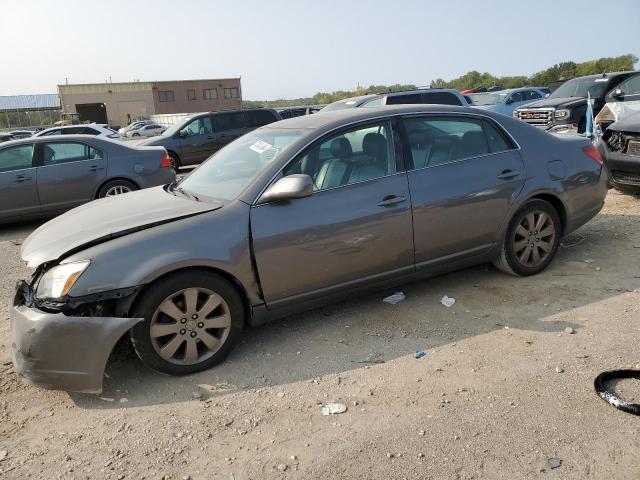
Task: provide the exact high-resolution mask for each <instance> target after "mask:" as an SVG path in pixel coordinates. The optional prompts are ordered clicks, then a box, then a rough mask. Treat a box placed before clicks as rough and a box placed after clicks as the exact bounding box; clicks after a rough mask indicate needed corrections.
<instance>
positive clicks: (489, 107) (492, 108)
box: [472, 105, 498, 112]
mask: <svg viewBox="0 0 640 480" xmlns="http://www.w3.org/2000/svg"><path fill="white" fill-rule="evenodd" d="M472 106H473V108H479V109H480V110H489V111H490V112H494V111H496V110H497V107H498V105H472Z"/></svg>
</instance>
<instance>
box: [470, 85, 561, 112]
mask: <svg viewBox="0 0 640 480" xmlns="http://www.w3.org/2000/svg"><path fill="white" fill-rule="evenodd" d="M547 95H549V91H548V90H547V89H545V88H544V87H523V88H511V89H508V90H501V91H499V92H491V93H475V94H472V95H471V101H472V103H473V106H474V107H477V108H481V109H483V110H490V111H492V112H498V113H502V114H503V115H509V116H512V115H513V111H514V110H515V109H516V108H519V107H522V106H524V105H527V104H529V103H532V102H535V101H537V100H540V99H542V98H545V97H546V96H547Z"/></svg>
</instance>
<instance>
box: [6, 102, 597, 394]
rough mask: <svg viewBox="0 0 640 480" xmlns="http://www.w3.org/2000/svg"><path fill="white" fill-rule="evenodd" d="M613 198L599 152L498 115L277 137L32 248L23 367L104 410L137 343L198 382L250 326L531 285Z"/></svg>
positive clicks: (64, 219)
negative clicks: (468, 272) (107, 392)
mask: <svg viewBox="0 0 640 480" xmlns="http://www.w3.org/2000/svg"><path fill="white" fill-rule="evenodd" d="M606 194H607V177H606V174H604V172H603V170H602V163H601V159H600V157H599V156H598V152H597V150H596V149H595V148H594V146H593V145H592V144H591V142H590V141H589V140H587V139H585V138H580V137H577V138H569V139H567V138H558V137H557V136H554V135H547V134H546V133H544V132H542V131H540V130H537V129H535V128H532V127H530V126H528V125H525V124H524V123H522V122H519V121H517V120H515V119H513V118H511V117H507V116H505V115H500V114H497V113H494V112H485V111H481V110H478V109H474V108H460V107H449V106H441V105H440V106H429V105H394V106H388V107H381V108H357V109H349V110H342V111H334V112H327V113H323V114H320V115H314V116H311V115H305V116H301V117H296V118H292V119H289V120H284V121H282V122H277V123H274V124H271V125H267V126H264V127H262V128H259V129H257V130H254V131H253V132H250V133H248V134H247V135H244V136H243V137H241V138H239V139H237V140H236V141H234V142H232V143H230V144H229V145H227V146H226V147H225V148H224V149H222V150H221V151H220V152H218V154H216V155H214V156H213V157H211V158H210V159H209V160H207V161H206V162H205V163H204V164H203V165H202V166H201V167H199V168H197V169H196V170H194V172H193V173H191V175H189V176H188V177H186V178H184V179H183V180H181V181H180V182H179V183H176V184H173V185H169V186H168V187H165V188H151V189H147V190H143V191H140V192H133V193H130V194H127V195H122V196H119V197H115V198H109V199H105V200H101V201H98V202H93V203H91V204H89V205H86V206H84V207H81V208H78V209H75V210H72V211H71V212H68V213H67V214H65V215H63V216H61V217H58V218H56V219H54V220H52V221H50V222H49V223H46V224H45V225H43V226H41V227H40V228H39V229H38V230H36V231H35V232H34V233H32V234H31V235H30V236H29V237H28V238H27V239H26V240H25V241H24V243H23V245H22V250H21V256H22V259H23V260H24V261H25V262H27V265H28V267H29V268H31V269H34V273H33V275H32V276H31V278H30V279H26V280H24V281H22V282H20V284H19V285H18V289H17V292H16V294H15V297H14V298H15V300H14V303H13V308H11V325H12V333H13V340H12V344H13V346H14V347H13V350H12V353H13V355H12V357H13V361H14V366H15V368H16V371H17V373H18V374H19V375H20V376H23V377H25V378H26V379H27V381H28V382H29V383H31V384H35V385H40V386H45V387H47V388H61V389H66V390H75V391H84V392H99V391H100V390H101V389H102V381H103V378H104V374H103V372H104V367H105V364H106V363H107V359H108V357H109V355H110V353H111V351H112V349H113V347H114V345H115V344H116V343H117V342H118V341H119V340H120V339H121V338H122V337H123V336H124V335H127V337H130V339H131V341H132V344H133V348H134V349H135V351H136V353H137V355H138V357H139V358H140V359H141V360H142V362H143V363H144V364H145V365H147V366H148V367H150V368H153V369H155V370H158V371H161V372H163V373H165V374H171V375H186V374H193V373H195V372H199V371H203V370H205V369H208V368H211V367H212V366H214V365H216V364H220V363H221V362H222V361H224V359H225V358H226V357H227V356H228V354H229V353H230V352H231V351H232V349H233V347H234V346H235V345H237V344H238V343H239V342H240V341H241V340H242V337H243V330H244V327H245V326H257V325H260V324H263V323H265V322H267V321H269V320H273V319H274V318H278V317H281V316H284V315H287V314H292V313H294V312H298V311H302V310H306V309H308V308H310V307H312V306H325V305H326V304H327V303H328V302H330V301H335V300H338V299H344V298H351V297H352V296H353V295H354V294H356V293H362V292H365V291H371V290H375V289H378V290H379V289H380V288H383V287H384V286H389V285H394V284H398V283H403V282H404V283H406V282H408V281H411V280H416V279H419V278H423V277H427V276H433V275H437V274H441V273H444V272H445V271H450V270H455V269H459V268H463V267H466V266H471V265H476V264H480V263H484V262H488V261H493V262H495V264H496V265H497V266H498V268H500V269H502V270H504V271H505V272H508V273H510V274H513V275H517V276H528V275H534V274H537V273H539V272H542V271H543V270H544V269H545V268H546V267H547V266H548V265H549V264H550V263H551V261H552V260H553V258H554V256H555V254H556V252H557V250H558V248H559V245H560V241H561V238H562V236H563V235H567V234H569V233H571V232H572V231H574V230H575V229H576V228H579V227H580V226H581V225H583V224H584V223H586V222H587V221H589V220H590V219H591V218H592V217H594V216H595V215H596V214H597V213H598V212H599V211H600V209H601V208H602V206H603V205H604V199H605V196H606ZM80 225H90V227H89V228H78V226H80ZM311 272H313V273H312V274H311ZM512 283H515V282H512ZM528 284H529V283H528V282H524V283H521V284H519V285H518V287H519V288H521V289H523V288H527V287H526V286H527V285H528ZM518 287H516V288H518ZM381 308H382V307H381ZM247 350H250V349H247Z"/></svg>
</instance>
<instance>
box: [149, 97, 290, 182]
mask: <svg viewBox="0 0 640 480" xmlns="http://www.w3.org/2000/svg"><path fill="white" fill-rule="evenodd" d="M278 120H282V119H281V117H280V115H278V112H276V111H275V110H269V109H263V108H261V109H253V110H233V111H226V112H206V113H197V114H194V115H190V116H189V117H187V118H185V119H184V120H182V121H181V122H179V123H177V124H175V125H173V126H172V127H170V128H169V129H167V131H166V132H164V134H162V135H161V136H159V137H154V138H153V139H151V140H148V141H145V142H142V145H159V146H162V147H164V148H166V149H167V152H169V156H170V157H171V163H172V166H173V168H174V170H177V169H178V168H180V167H182V166H185V165H196V164H198V163H202V162H203V161H205V160H206V159H207V158H209V157H210V156H211V155H212V154H213V153H215V152H217V151H218V150H220V149H221V148H222V147H224V146H225V145H226V144H227V143H230V142H231V141H233V140H235V139H236V138H238V137H240V136H242V135H244V134H245V133H247V132H250V131H251V130H253V129H255V128H258V127H261V126H263V125H266V124H268V123H273V122H277V121H278Z"/></svg>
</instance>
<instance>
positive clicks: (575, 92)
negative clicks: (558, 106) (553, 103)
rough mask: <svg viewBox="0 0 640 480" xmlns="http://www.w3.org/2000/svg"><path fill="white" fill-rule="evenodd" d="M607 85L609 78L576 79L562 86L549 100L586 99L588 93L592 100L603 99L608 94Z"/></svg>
mask: <svg viewBox="0 0 640 480" xmlns="http://www.w3.org/2000/svg"><path fill="white" fill-rule="evenodd" d="M607 85H609V79H608V78H589V79H586V78H576V79H574V80H569V81H568V82H565V83H563V84H562V85H560V86H559V87H558V89H557V90H556V91H555V92H553V93H552V94H551V95H549V98H566V97H586V96H587V92H589V94H590V95H591V98H597V97H603V96H604V94H605V93H606V92H607Z"/></svg>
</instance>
